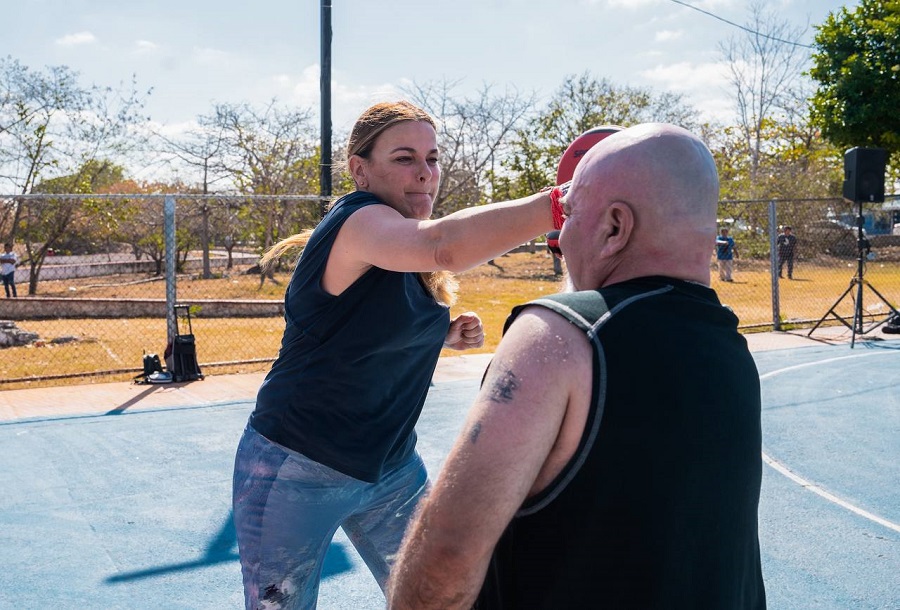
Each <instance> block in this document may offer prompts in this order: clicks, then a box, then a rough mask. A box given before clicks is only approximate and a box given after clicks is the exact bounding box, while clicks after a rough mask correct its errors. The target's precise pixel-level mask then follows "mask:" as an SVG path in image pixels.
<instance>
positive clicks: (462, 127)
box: [407, 81, 535, 216]
mask: <svg viewBox="0 0 900 610" xmlns="http://www.w3.org/2000/svg"><path fill="white" fill-rule="evenodd" d="M458 84H459V83H458V82H449V81H440V82H427V83H414V84H413V85H412V86H411V87H410V88H409V90H408V91H407V93H408V94H409V95H410V97H411V99H412V101H413V102H415V103H416V104H418V105H419V106H421V107H422V108H424V109H425V110H426V111H428V112H429V113H430V114H431V115H432V116H434V117H435V118H437V120H438V121H439V130H438V131H439V133H438V140H439V145H440V148H441V169H442V172H443V178H442V180H441V186H440V190H439V191H438V196H437V198H436V199H435V206H434V210H435V215H436V216H443V215H445V214H449V213H450V212H453V211H454V210H457V209H460V208H463V207H465V206H467V205H473V204H477V203H483V202H484V201H485V200H488V199H493V198H495V197H496V195H497V193H496V191H497V189H496V184H495V177H496V175H497V170H498V169H499V166H500V161H501V160H502V159H503V158H504V157H505V156H506V155H507V154H508V151H509V147H510V145H511V144H512V141H513V137H514V136H515V128H516V126H517V125H518V124H519V122H520V121H521V120H523V118H524V117H526V116H527V114H528V113H529V112H530V111H531V108H532V107H533V105H534V101H535V96H534V94H525V93H522V92H520V91H518V90H516V89H513V88H507V89H505V90H503V91H502V92H499V93H498V92H495V91H494V88H493V87H492V86H490V85H484V86H483V87H482V88H481V89H480V90H479V91H478V92H477V93H476V94H475V95H473V96H470V97H458V96H457V95H456V94H455V89H456V87H457V86H458Z"/></svg>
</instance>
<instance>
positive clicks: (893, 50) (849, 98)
mask: <svg viewBox="0 0 900 610" xmlns="http://www.w3.org/2000/svg"><path fill="white" fill-rule="evenodd" d="M816 29H817V32H816V39H815V45H816V48H817V49H818V51H817V52H816V53H814V54H813V67H812V69H811V70H810V72H809V74H810V76H811V77H812V78H813V79H814V80H815V81H817V82H818V90H817V91H816V93H815V95H813V97H812V118H813V121H814V122H815V123H816V124H817V125H819V126H820V127H821V129H822V133H823V134H824V136H825V137H826V138H827V139H828V140H830V141H831V142H833V143H834V144H836V145H838V146H842V147H845V148H850V147H854V146H873V147H879V148H884V149H886V150H888V151H889V153H891V155H892V156H893V157H894V158H895V159H896V153H897V152H898V151H900V112H898V110H897V109H898V108H900V2H898V1H897V0H862V1H861V2H860V4H859V6H857V7H856V8H854V9H852V10H850V9H848V8H846V7H843V8H841V9H840V10H838V11H836V12H834V13H830V14H829V15H828V17H827V18H826V19H825V23H823V24H822V25H820V26H817V28H816Z"/></svg>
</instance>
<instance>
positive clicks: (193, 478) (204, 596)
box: [0, 340, 900, 610]
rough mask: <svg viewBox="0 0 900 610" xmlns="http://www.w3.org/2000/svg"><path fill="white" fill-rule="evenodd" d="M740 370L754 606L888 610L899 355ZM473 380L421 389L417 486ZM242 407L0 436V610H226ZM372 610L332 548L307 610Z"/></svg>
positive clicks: (768, 358)
mask: <svg viewBox="0 0 900 610" xmlns="http://www.w3.org/2000/svg"><path fill="white" fill-rule="evenodd" d="M754 357H755V358H756V360H757V364H758V367H759V371H760V376H761V379H762V388H763V405H764V406H763V409H764V410H763V443H764V460H765V463H766V466H764V473H763V477H764V478H763V490H762V500H761V507H760V526H761V546H762V554H763V570H764V576H765V579H766V586H767V592H768V599H769V607H770V608H776V609H782V608H784V609H790V610H795V609H804V608H834V609H841V610H846V609H854V610H856V609H865V608H879V609H884V608H891V609H898V608H900V474H898V473H900V342H898V341H893V340H891V341H879V342H857V344H856V346H855V348H854V349H851V348H850V346H849V345H846V344H843V345H829V344H826V345H813V346H811V347H803V348H795V349H779V350H773V351H764V352H757V353H755V354H754ZM478 381H479V378H478V374H477V372H476V373H474V374H472V375H470V376H468V377H466V378H463V379H457V380H452V381H444V382H440V383H437V384H436V385H435V386H434V387H433V388H432V392H431V394H430V397H429V399H428V403H427V405H426V408H425V412H424V415H423V417H422V419H421V421H420V424H419V427H418V430H419V438H420V440H419V450H420V452H421V453H422V456H423V457H424V459H425V462H426V463H427V464H428V467H429V470H430V472H431V473H432V476H434V475H435V474H436V473H437V472H438V471H439V469H440V466H441V463H442V460H443V458H444V456H445V455H446V454H447V452H448V450H449V447H450V445H451V444H452V442H453V439H454V437H455V436H456V433H457V430H458V429H459V427H460V426H461V424H462V420H463V418H464V415H465V412H466V409H467V407H468V405H469V404H470V402H471V400H472V398H473V396H474V394H475V392H476V390H477V386H478ZM214 382H215V378H214V377H210V378H208V379H207V380H206V381H203V382H202V383H214ZM726 391H727V389H726V388H723V392H726ZM71 400H72V401H78V400H89V398H88V397H83V396H80V395H78V394H76V395H73V396H72V397H71ZM251 408H252V403H251V402H250V401H249V399H248V401H246V402H228V403H218V404H209V405H193V406H190V405H189V406H184V407H177V408H155V409H140V408H138V409H134V408H128V409H116V410H112V411H110V412H108V413H102V414H97V413H94V414H91V413H85V414H84V415H75V416H71V415H67V416H55V417H44V418H39V419H27V420H10V421H4V422H0V459H2V463H3V468H2V471H0V481H2V486H0V489H2V495H0V564H2V566H3V569H2V570H0V608H16V609H19V610H21V609H32V608H33V609H54V610H62V609H69V608H72V609H76V608H77V609H82V608H90V609H93V608H98V609H100V608H102V609H117V608H121V609H129V610H133V609H144V608H148V609H150V608H152V609H160V608H162V609H170V608H171V609H180V608H184V609H200V608H209V609H217V610H218V609H224V608H240V607H242V594H241V582H240V568H239V564H238V561H237V546H236V544H235V538H234V529H233V526H232V518H231V506H230V504H231V499H230V493H231V471H232V459H233V455H234V449H235V447H236V445H237V441H238V438H239V437H240V434H241V432H242V430H243V427H244V425H245V422H246V420H247V416H248V414H249V412H250V410H251ZM85 411H86V412H87V411H89V409H87V408H86V409H85ZM602 552H603V549H602V548H598V549H597V553H602ZM383 607H384V598H383V596H382V594H381V592H380V590H379V589H378V587H377V585H376V584H375V582H374V580H373V579H372V577H371V576H370V575H369V573H368V572H367V571H366V568H365V566H364V565H363V564H362V562H361V561H360V559H359V558H358V556H357V555H356V552H355V551H354V549H353V547H352V546H351V545H350V544H349V542H348V541H347V539H346V538H345V537H344V536H343V535H342V534H341V533H340V532H339V533H338V535H337V537H336V538H335V540H334V542H333V544H332V546H331V549H330V551H329V555H328V560H327V565H326V573H325V577H324V579H323V581H322V586H321V592H320V599H319V608H324V609H332V608H334V609H344V608H346V609H353V610H366V609H369V608H372V609H374V608H383Z"/></svg>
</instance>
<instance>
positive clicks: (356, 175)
mask: <svg viewBox="0 0 900 610" xmlns="http://www.w3.org/2000/svg"><path fill="white" fill-rule="evenodd" d="M347 165H348V166H349V167H350V177H352V178H353V181H354V182H355V183H356V188H360V189H366V188H368V187H369V180H368V178H367V177H366V163H365V159H363V158H362V157H360V156H359V155H350V158H349V159H348V160H347Z"/></svg>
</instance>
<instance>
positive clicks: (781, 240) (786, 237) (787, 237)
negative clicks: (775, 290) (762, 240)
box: [775, 226, 797, 280]
mask: <svg viewBox="0 0 900 610" xmlns="http://www.w3.org/2000/svg"><path fill="white" fill-rule="evenodd" d="M775 245H776V246H777V247H778V277H783V276H782V268H783V267H784V263H785V262H787V272H788V279H789V280H792V279H794V254H795V253H796V250H797V236H796V235H794V233H793V229H791V227H789V226H786V227H785V228H784V230H783V231H782V233H781V235H779V236H778V237H777V238H776V239H775Z"/></svg>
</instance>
